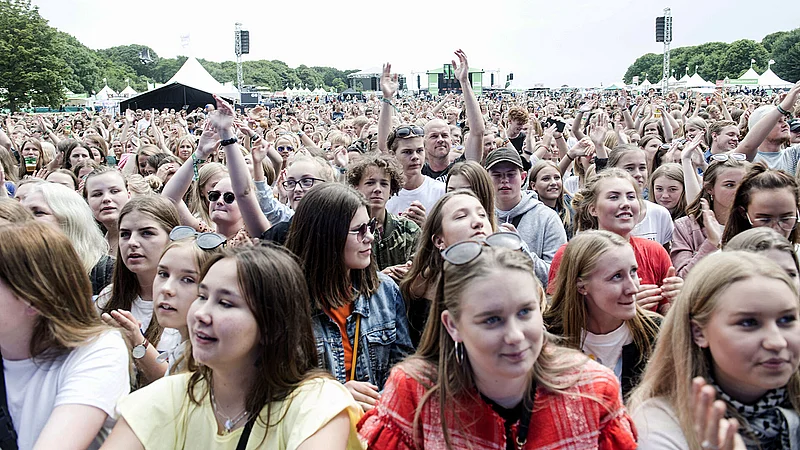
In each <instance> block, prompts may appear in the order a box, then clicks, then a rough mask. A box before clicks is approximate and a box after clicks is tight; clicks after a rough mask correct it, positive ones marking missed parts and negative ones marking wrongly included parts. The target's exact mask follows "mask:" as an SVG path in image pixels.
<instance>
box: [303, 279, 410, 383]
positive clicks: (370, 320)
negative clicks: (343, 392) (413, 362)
mask: <svg viewBox="0 0 800 450" xmlns="http://www.w3.org/2000/svg"><path fill="white" fill-rule="evenodd" d="M378 278H379V280H380V282H381V284H380V285H379V286H378V289H377V290H376V291H375V293H374V294H373V295H372V296H371V297H370V298H365V297H364V296H363V295H360V296H359V297H358V298H356V300H355V304H354V305H353V313H352V314H351V315H350V317H348V318H347V322H346V329H347V337H348V339H349V340H350V342H353V338H354V337H355V334H356V317H355V316H356V314H358V315H360V316H361V325H360V331H359V334H360V338H359V343H358V355H357V359H356V376H355V378H354V379H355V380H356V381H366V382H369V383H372V384H374V385H376V386H378V390H382V389H383V385H384V383H386V380H387V379H388V378H389V370H390V369H391V368H392V366H394V365H395V364H396V363H398V362H400V361H401V360H402V359H403V358H404V357H405V356H406V355H408V354H410V353H413V352H414V348H413V347H412V346H411V338H409V335H408V318H407V317H406V307H405V303H403V297H401V295H400V288H398V287H397V284H395V282H394V281H393V280H392V279H391V278H389V277H388V276H386V275H384V274H382V273H378ZM312 323H313V326H314V338H315V340H316V343H317V354H318V358H319V364H320V367H322V368H323V369H325V370H327V371H328V372H330V373H331V375H333V376H334V377H335V378H336V379H337V380H338V381H339V382H341V383H344V382H345V381H347V374H346V373H345V361H344V347H343V346H342V335H341V333H340V332H339V326H338V325H336V322H334V321H333V319H331V318H330V317H328V315H327V314H325V312H324V311H321V310H316V311H315V312H314V314H313V317H312Z"/></svg>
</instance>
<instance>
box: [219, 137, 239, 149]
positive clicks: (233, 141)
mask: <svg viewBox="0 0 800 450" xmlns="http://www.w3.org/2000/svg"><path fill="white" fill-rule="evenodd" d="M237 142H239V139H238V138H237V137H236V136H234V137H232V138H230V139H225V140H224V141H222V142H220V143H219V144H220V145H221V146H223V147H225V146H226V145H231V144H235V143H237Z"/></svg>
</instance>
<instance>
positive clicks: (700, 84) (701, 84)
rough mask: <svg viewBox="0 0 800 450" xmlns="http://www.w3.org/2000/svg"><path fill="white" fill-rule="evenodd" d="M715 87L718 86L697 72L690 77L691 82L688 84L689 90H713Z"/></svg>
mask: <svg viewBox="0 0 800 450" xmlns="http://www.w3.org/2000/svg"><path fill="white" fill-rule="evenodd" d="M715 86H716V85H715V84H714V83H711V82H708V81H706V80H704V79H703V77H701V76H700V75H698V74H697V72H695V73H694V75H692V76H691V77H689V82H688V83H686V87H687V88H709V87H710V88H713V87H715Z"/></svg>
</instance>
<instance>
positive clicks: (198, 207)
mask: <svg viewBox="0 0 800 450" xmlns="http://www.w3.org/2000/svg"><path fill="white" fill-rule="evenodd" d="M220 173H222V174H225V176H228V168H227V167H225V165H223V164H220V163H217V162H210V163H206V164H204V165H203V166H202V167H200V169H199V170H198V171H197V175H198V176H197V181H195V182H194V183H193V184H192V188H191V190H190V191H189V195H188V197H189V202H188V206H189V209H190V210H191V211H192V214H197V215H198V216H199V217H200V220H202V221H203V222H204V223H208V224H210V223H212V222H211V217H210V216H209V215H208V198H206V193H205V192H203V188H204V187H205V186H206V184H208V182H209V181H210V180H211V178H212V177H214V176H216V175H217V174H220Z"/></svg>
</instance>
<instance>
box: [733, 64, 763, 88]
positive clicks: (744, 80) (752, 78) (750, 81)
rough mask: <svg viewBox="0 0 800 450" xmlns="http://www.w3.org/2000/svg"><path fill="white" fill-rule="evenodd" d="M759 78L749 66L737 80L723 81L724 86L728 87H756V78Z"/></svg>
mask: <svg viewBox="0 0 800 450" xmlns="http://www.w3.org/2000/svg"><path fill="white" fill-rule="evenodd" d="M759 76H760V75H758V72H756V71H755V70H753V67H752V66H751V67H750V68H749V69H747V72H745V73H743V74H742V76H740V77H739V78H735V79H733V80H731V79H727V80H725V84H729V85H730V84H732V85H743V84H747V85H758V77H759Z"/></svg>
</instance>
